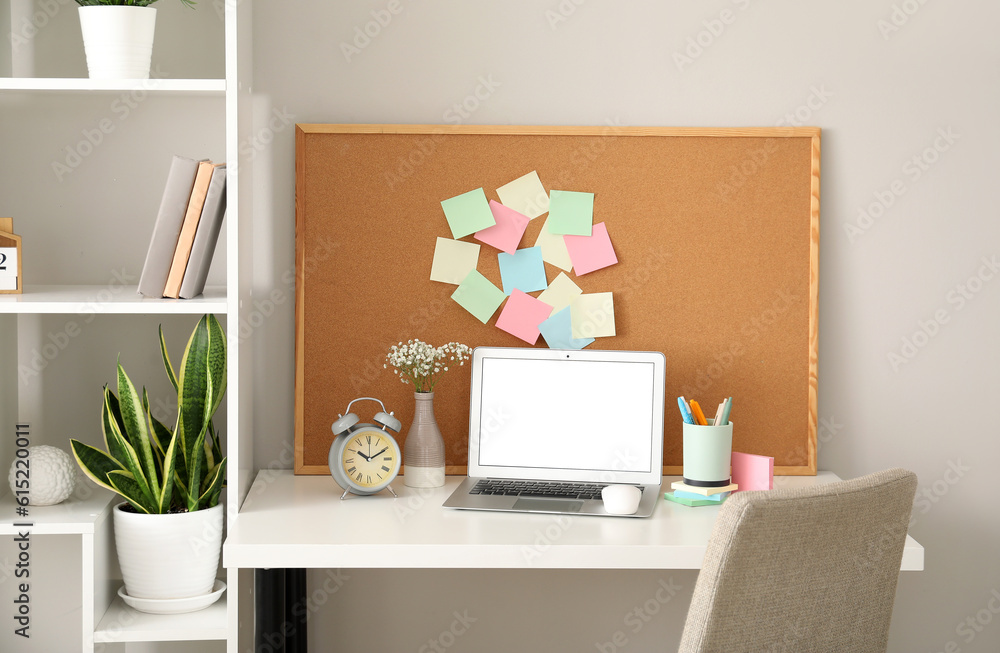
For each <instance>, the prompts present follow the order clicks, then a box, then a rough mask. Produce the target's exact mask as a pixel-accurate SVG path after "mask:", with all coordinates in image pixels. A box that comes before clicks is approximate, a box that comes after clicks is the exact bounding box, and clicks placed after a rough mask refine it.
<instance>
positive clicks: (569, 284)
mask: <svg viewBox="0 0 1000 653" xmlns="http://www.w3.org/2000/svg"><path fill="white" fill-rule="evenodd" d="M582 294H583V291H582V290H580V286H578V285H576V284H575V283H573V280H572V279H570V278H569V277H567V276H566V273H565V272H560V273H559V276H558V277H556V278H555V279H553V280H552V283H550V284H549V287H548V288H546V289H545V291H544V292H543V293H542V294H541V295H539V296H538V299H540V300H542V301H543V302H545V303H546V304H548V305H549V306H551V307H552V314H553V315H555V314H556V313H558V312H559V311H561V310H562V309H564V308H566V307H567V306H569V305H570V304H572V303H573V300H574V299H576V297H577V296H578V295H582Z"/></svg>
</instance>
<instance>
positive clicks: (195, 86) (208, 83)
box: [0, 77, 226, 94]
mask: <svg viewBox="0 0 1000 653" xmlns="http://www.w3.org/2000/svg"><path fill="white" fill-rule="evenodd" d="M0 90H8V91H95V92H131V91H151V92H155V93H184V94H187V93H218V94H222V93H225V91H226V80H224V79H89V78H87V77H0Z"/></svg>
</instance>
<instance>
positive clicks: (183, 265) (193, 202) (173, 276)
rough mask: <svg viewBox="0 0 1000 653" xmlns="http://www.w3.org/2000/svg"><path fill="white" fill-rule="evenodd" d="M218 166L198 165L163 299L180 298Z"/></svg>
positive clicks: (205, 163) (203, 163)
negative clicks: (202, 214) (192, 247)
mask: <svg viewBox="0 0 1000 653" xmlns="http://www.w3.org/2000/svg"><path fill="white" fill-rule="evenodd" d="M218 165H220V164H212V163H211V162H209V161H201V162H199V163H198V174H196V175H195V178H194V187H193V188H192V189H191V199H189V200H188V205H187V211H186V212H185V213H184V222H183V223H182V224H181V231H180V234H178V236H177V245H176V247H174V257H173V260H172V261H171V262H170V271H169V272H168V273H167V281H166V283H165V284H164V286H163V289H162V293H163V295H162V296H163V297H172V298H174V299H177V298H178V297H180V294H181V282H182V281H184V270H185V269H187V262H188V257H190V256H191V246H192V245H194V237H195V233H196V232H197V231H198V221H199V220H200V219H201V210H202V208H204V206H205V197H206V196H207V195H208V186H209V184H210V183H211V181H212V172H213V171H214V170H215V168H216V167H217V166H218Z"/></svg>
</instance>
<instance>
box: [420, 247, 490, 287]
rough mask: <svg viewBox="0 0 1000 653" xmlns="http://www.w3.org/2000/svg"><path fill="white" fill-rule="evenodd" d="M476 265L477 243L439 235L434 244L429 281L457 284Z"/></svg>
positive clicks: (477, 260) (477, 256) (477, 255)
mask: <svg viewBox="0 0 1000 653" xmlns="http://www.w3.org/2000/svg"><path fill="white" fill-rule="evenodd" d="M477 265H479V245H477V244H475V243H466V242H463V241H461V240H452V239H450V238H441V237H440V236H439V237H438V239H437V244H436V245H435V246H434V261H433V262H432V263H431V281H440V282H442V283H453V284H455V285H458V284H460V283H462V279H464V278H465V277H466V276H467V275H468V274H469V272H471V271H472V270H475V269H476V266H477Z"/></svg>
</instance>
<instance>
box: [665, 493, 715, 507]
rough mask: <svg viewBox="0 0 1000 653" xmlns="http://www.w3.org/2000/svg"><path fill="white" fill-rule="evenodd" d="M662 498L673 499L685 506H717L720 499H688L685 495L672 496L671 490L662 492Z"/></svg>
mask: <svg viewBox="0 0 1000 653" xmlns="http://www.w3.org/2000/svg"><path fill="white" fill-rule="evenodd" d="M663 498H664V499H666V500H667V501H673V502H674V503H680V504H682V505H685V506H691V507H697V506H717V505H719V504H720V503H722V501H725V499H723V500H722V501H712V500H711V499H688V498H687V497H678V496H674V493H673V492H666V493H664V494H663Z"/></svg>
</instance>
